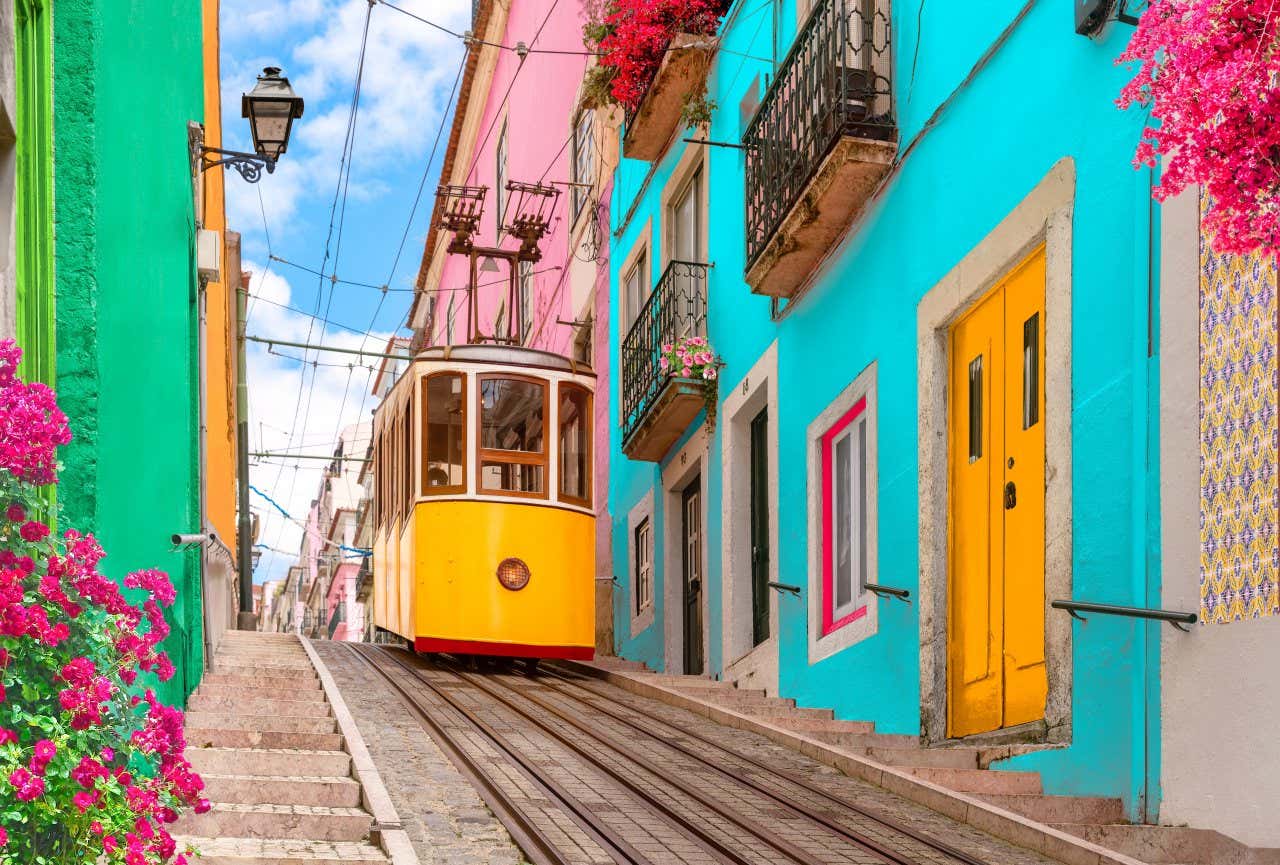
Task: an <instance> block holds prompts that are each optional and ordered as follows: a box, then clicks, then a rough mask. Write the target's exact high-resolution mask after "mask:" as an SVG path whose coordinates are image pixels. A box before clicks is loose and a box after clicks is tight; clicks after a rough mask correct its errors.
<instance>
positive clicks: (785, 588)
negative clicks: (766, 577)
mask: <svg viewBox="0 0 1280 865" xmlns="http://www.w3.org/2000/svg"><path fill="white" fill-rule="evenodd" d="M769 588H771V589H773V590H774V591H778V592H786V593H788V594H791V595H795V596H796V597H797V598H798V597H800V587H799V586H793V585H791V584H790V583H773V582H771V583H769Z"/></svg>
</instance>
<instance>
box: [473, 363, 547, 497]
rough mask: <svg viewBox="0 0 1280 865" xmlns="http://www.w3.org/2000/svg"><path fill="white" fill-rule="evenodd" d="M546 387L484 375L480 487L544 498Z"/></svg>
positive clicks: (532, 381)
mask: <svg viewBox="0 0 1280 865" xmlns="http://www.w3.org/2000/svg"><path fill="white" fill-rule="evenodd" d="M546 423H547V385H546V383H545V382H541V381H537V380H534V379H526V378H515V377H504V376H484V377H482V378H481V379H480V489H481V490H487V491H497V492H506V493H515V494H523V495H536V496H545V495H546V491H547V487H546V467H547V457H546V430H545V427H546Z"/></svg>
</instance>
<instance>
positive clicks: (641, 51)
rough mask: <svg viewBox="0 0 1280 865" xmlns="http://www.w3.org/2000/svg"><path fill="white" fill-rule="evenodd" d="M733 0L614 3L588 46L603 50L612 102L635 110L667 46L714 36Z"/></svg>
mask: <svg viewBox="0 0 1280 865" xmlns="http://www.w3.org/2000/svg"><path fill="white" fill-rule="evenodd" d="M729 5H730V3H729V0H613V2H611V3H609V4H608V5H607V6H606V7H605V8H604V9H603V10H602V17H601V19H600V21H599V22H598V23H596V24H592V25H588V28H587V44H588V45H591V46H593V47H594V48H596V50H598V51H599V52H600V68H601V69H604V70H607V75H608V88H609V93H610V95H611V96H612V99H613V101H615V102H617V103H618V104H620V105H622V106H624V107H625V108H627V109H628V110H634V109H635V108H636V107H637V106H639V104H640V102H641V100H643V99H644V95H645V93H646V92H647V91H648V89H649V84H650V83H651V82H652V81H653V79H654V76H655V75H657V74H658V67H660V66H661V65H662V57H663V54H664V53H665V52H666V50H667V45H668V44H669V43H670V42H671V39H672V37H673V36H675V35H676V34H677V33H692V34H697V35H708V36H710V35H714V34H715V32H716V29H717V28H718V27H719V26H720V19H721V18H723V17H724V14H725V12H727V11H728V9H729Z"/></svg>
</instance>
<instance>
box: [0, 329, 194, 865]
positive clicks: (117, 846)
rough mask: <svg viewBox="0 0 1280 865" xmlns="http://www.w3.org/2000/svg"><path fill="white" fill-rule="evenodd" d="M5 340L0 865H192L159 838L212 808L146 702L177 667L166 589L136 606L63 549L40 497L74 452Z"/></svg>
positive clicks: (50, 404)
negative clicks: (170, 649)
mask: <svg viewBox="0 0 1280 865" xmlns="http://www.w3.org/2000/svg"><path fill="white" fill-rule="evenodd" d="M21 357H22V352H21V351H20V350H19V349H18V348H17V346H15V345H14V343H13V341H12V340H5V341H3V342H0V469H3V470H4V471H0V865H19V863H21V865H27V863H32V862H43V863H47V865H71V863H77V865H78V863H84V862H94V863H104V865H107V863H109V865H121V863H122V865H159V863H168V862H173V863H176V865H182V863H185V862H187V861H188V855H189V854H188V852H186V851H183V852H179V851H178V849H177V845H176V844H175V842H174V840H173V838H172V837H171V836H170V834H169V831H168V828H167V827H169V825H170V824H172V823H173V822H174V820H176V819H177V814H178V809H179V808H182V807H188V806H193V807H195V809H196V810H197V811H201V810H205V809H207V808H208V807H209V805H208V802H206V801H205V800H204V799H202V798H201V797H200V791H201V788H202V786H203V783H202V782H201V780H200V778H199V776H198V775H196V774H195V773H194V772H193V771H192V770H191V765H190V764H189V763H188V762H187V760H186V758H185V757H184V756H183V753H184V750H185V748H186V743H185V741H184V740H183V736H182V713H181V712H179V711H178V710H177V709H174V708H171V707H169V706H165V705H164V704H162V703H161V702H160V701H159V700H158V699H157V698H156V696H155V694H154V693H153V692H152V691H150V690H148V689H141V688H139V689H137V690H135V683H138V682H139V678H138V677H139V674H140V673H144V672H145V673H150V674H151V675H153V676H155V678H157V679H159V680H161V681H164V680H166V679H168V678H169V677H171V676H172V675H173V665H172V664H171V663H170V662H169V659H168V658H167V657H166V656H165V654H164V652H162V651H161V650H160V649H159V644H160V643H161V642H162V641H163V640H164V638H165V637H166V636H168V634H169V625H168V623H167V622H166V621H165V618H164V612H163V610H164V608H165V607H168V606H169V605H171V604H172V603H173V602H174V600H175V592H174V589H173V585H172V584H171V583H170V581H169V578H168V577H167V576H166V575H165V574H163V573H162V572H160V571H154V570H145V571H138V572H136V573H133V574H130V575H128V576H127V577H125V579H124V586H125V588H126V589H130V590H134V591H135V592H136V593H137V597H138V598H140V599H141V601H142V602H141V605H140V606H139V605H135V604H134V603H132V602H131V601H130V599H129V598H127V597H126V596H125V594H124V591H123V590H122V589H121V587H120V586H119V585H117V584H116V583H115V582H113V581H112V580H110V579H107V578H106V577H105V576H103V575H102V574H100V573H99V572H98V563H99V562H100V561H101V560H102V558H103V556H104V553H103V551H102V548H101V547H100V546H99V545H98V542H97V541H96V540H95V539H94V538H93V536H92V535H84V534H81V533H79V532H77V531H75V530H74V529H67V530H65V531H64V532H63V533H62V535H61V536H60V537H59V536H56V535H54V534H53V533H52V532H51V531H50V523H51V522H60V520H54V519H52V517H53V515H52V514H50V513H48V511H49V507H48V505H47V503H46V500H47V497H45V496H42V495H41V494H40V487H42V486H45V485H48V484H52V483H56V481H57V465H58V463H57V448H58V446H59V445H63V444H66V443H67V442H69V441H70V440H71V433H70V431H69V429H68V427H67V419H66V417H65V416H64V415H63V414H62V412H60V411H59V410H58V407H57V404H56V402H55V400H54V394H53V391H51V390H50V389H49V388H47V387H45V386H43V385H39V384H26V383H24V382H23V381H22V380H21V379H19V378H18V376H17V367H18V363H19V361H20V360H21Z"/></svg>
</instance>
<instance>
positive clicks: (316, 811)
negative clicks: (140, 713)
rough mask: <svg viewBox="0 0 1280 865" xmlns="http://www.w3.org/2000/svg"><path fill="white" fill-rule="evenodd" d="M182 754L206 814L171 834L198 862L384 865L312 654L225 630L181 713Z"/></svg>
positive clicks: (292, 642) (280, 640)
mask: <svg viewBox="0 0 1280 865" xmlns="http://www.w3.org/2000/svg"><path fill="white" fill-rule="evenodd" d="M187 709H188V711H187V716H186V717H187V727H186V736H187V743H188V747H187V750H186V757H187V759H188V760H189V761H190V762H191V765H192V767H193V768H194V769H195V770H196V771H197V772H198V773H200V776H201V777H202V778H203V779H204V782H205V795H206V796H207V798H208V799H209V800H210V802H211V803H212V807H211V808H210V810H209V811H208V812H207V813H205V814H194V813H188V814H184V815H183V816H182V817H181V818H180V820H179V821H178V823H177V824H176V825H175V827H174V830H175V834H179V835H181V836H186V837H184V838H183V839H182V840H183V841H184V842H185V843H189V844H190V845H191V846H192V847H194V848H195V849H196V850H198V851H199V852H200V858H199V859H198V860H195V861H199V862H200V863H201V865H389V861H390V860H389V858H388V856H387V855H386V854H385V853H384V852H383V850H381V849H379V847H378V846H376V845H374V844H372V843H370V837H371V831H372V828H373V817H372V815H371V814H370V813H369V812H368V811H366V810H365V809H364V808H363V807H362V803H363V800H364V792H363V790H362V789H361V786H360V783H359V782H358V781H357V780H356V779H355V778H354V777H353V765H352V758H351V755H350V754H349V753H348V752H347V750H346V746H345V742H344V739H343V734H342V732H341V731H340V730H339V728H338V722H337V719H336V718H335V717H334V714H333V709H332V707H330V705H329V701H328V697H327V695H326V693H325V691H324V687H323V686H322V684H321V681H320V677H319V675H318V674H317V672H316V669H315V668H314V667H313V666H312V663H311V660H310V656H309V655H308V654H307V653H306V651H305V650H304V649H303V647H302V643H301V642H300V641H299V640H298V638H297V637H296V636H293V635H278V636H277V635H264V634H250V633H245V632H240V631H232V632H229V633H228V634H227V635H226V636H225V638H224V640H223V642H222V644H221V645H220V646H219V649H218V652H217V653H216V655H215V657H214V658H213V659H212V664H211V670H210V672H209V673H208V674H206V676H205V677H204V680H203V681H202V682H201V684H200V686H199V687H198V688H197V689H196V691H195V693H194V694H193V695H192V696H191V698H190V700H189V701H188V706H187Z"/></svg>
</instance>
